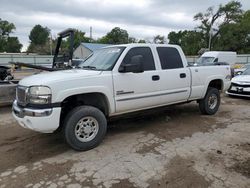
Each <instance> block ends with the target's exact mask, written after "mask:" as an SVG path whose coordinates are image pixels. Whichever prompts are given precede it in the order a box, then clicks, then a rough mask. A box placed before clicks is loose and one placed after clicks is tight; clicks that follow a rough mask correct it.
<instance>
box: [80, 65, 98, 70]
mask: <svg viewBox="0 0 250 188" xmlns="http://www.w3.org/2000/svg"><path fill="white" fill-rule="evenodd" d="M82 68H83V69H93V70H95V69H96V67H95V66H89V65H88V66H82Z"/></svg>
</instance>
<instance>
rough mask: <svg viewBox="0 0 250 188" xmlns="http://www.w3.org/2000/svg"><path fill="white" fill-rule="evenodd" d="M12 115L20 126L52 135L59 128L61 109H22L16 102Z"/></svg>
mask: <svg viewBox="0 0 250 188" xmlns="http://www.w3.org/2000/svg"><path fill="white" fill-rule="evenodd" d="M12 114H13V116H14V118H15V119H16V120H17V122H18V124H20V125H21V126H22V127H24V128H28V129H31V130H34V131H38V132H42V133H52V132H54V131H55V130H56V129H57V128H58V127H59V123H60V114H61V108H60V107H56V108H48V109H33V108H22V107H19V106H18V105H17V102H16V101H14V103H13V106H12Z"/></svg>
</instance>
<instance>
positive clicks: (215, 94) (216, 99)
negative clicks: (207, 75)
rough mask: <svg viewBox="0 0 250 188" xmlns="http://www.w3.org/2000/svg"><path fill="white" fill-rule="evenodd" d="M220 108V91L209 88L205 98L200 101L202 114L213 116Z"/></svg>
mask: <svg viewBox="0 0 250 188" xmlns="http://www.w3.org/2000/svg"><path fill="white" fill-rule="evenodd" d="M219 106H220V92H219V90H218V89H216V88H213V87H209V88H208V89H207V93H206V95H205V97H204V98H203V99H202V100H200V101H199V108H200V111H201V113H202V114H205V115H213V114H215V113H216V112H217V111H218V109H219Z"/></svg>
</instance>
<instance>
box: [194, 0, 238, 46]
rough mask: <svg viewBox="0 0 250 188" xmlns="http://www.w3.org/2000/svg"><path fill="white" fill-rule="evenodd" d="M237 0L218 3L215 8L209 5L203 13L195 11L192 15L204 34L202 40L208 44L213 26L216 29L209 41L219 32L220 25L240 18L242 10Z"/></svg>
mask: <svg viewBox="0 0 250 188" xmlns="http://www.w3.org/2000/svg"><path fill="white" fill-rule="evenodd" d="M241 7H242V5H241V3H240V2H239V1H230V2H229V3H227V4H226V5H224V6H223V5H219V8H218V9H217V10H215V9H214V7H209V8H208V9H207V11H206V12H205V13H201V12H200V13H197V14H196V15H195V16H194V20H195V21H199V22H200V25H199V26H198V27H197V28H198V29H199V30H200V31H201V32H202V33H203V35H204V37H203V38H204V40H205V41H206V43H207V46H208V45H209V38H210V34H211V32H212V31H213V27H214V26H216V27H217V30H216V32H215V33H214V34H212V36H211V43H213V41H214V40H215V38H216V37H217V36H218V35H219V34H220V31H221V30H220V28H221V26H223V25H225V24H229V23H233V22H237V21H239V20H240V18H241V16H242V13H243V10H242V9H241Z"/></svg>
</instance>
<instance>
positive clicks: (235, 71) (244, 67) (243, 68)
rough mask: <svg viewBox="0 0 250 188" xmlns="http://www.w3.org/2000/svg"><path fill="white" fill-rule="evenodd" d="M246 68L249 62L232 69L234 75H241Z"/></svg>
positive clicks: (249, 64)
mask: <svg viewBox="0 0 250 188" xmlns="http://www.w3.org/2000/svg"><path fill="white" fill-rule="evenodd" d="M246 69H250V63H248V64H245V65H243V66H242V67H240V68H238V69H234V73H235V75H241V74H242V73H243V72H244V71H245V70H246Z"/></svg>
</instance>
